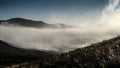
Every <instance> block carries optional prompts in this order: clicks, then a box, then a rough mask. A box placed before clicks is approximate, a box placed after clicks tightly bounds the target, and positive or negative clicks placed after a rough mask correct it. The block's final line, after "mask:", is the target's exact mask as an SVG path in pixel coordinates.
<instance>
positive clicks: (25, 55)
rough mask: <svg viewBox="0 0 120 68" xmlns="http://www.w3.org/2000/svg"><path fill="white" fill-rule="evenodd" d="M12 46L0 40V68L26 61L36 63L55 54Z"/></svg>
mask: <svg viewBox="0 0 120 68" xmlns="http://www.w3.org/2000/svg"><path fill="white" fill-rule="evenodd" d="M12 45H13V44H9V43H6V42H4V41H1V40H0V66H1V65H11V64H17V63H22V62H28V61H37V60H38V59H39V60H42V59H44V58H47V57H50V56H53V55H56V53H55V52H54V53H52V52H51V53H50V52H47V51H46V52H44V51H39V50H28V49H21V48H17V47H13V46H12Z"/></svg>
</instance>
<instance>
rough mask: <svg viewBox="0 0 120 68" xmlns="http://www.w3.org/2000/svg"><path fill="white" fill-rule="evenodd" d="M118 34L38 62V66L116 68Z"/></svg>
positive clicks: (119, 44)
mask: <svg viewBox="0 0 120 68" xmlns="http://www.w3.org/2000/svg"><path fill="white" fill-rule="evenodd" d="M119 66H120V36H118V37H115V38H113V39H110V40H104V41H103V42H99V43H96V44H92V45H90V46H88V47H85V48H80V49H76V50H74V51H70V52H69V53H64V54H62V55H60V56H54V57H52V58H48V59H46V60H44V61H43V62H40V68H109V67H112V68H118V67H119Z"/></svg>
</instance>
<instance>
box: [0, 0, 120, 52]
mask: <svg viewBox="0 0 120 68" xmlns="http://www.w3.org/2000/svg"><path fill="white" fill-rule="evenodd" d="M119 1H120V0H109V4H107V5H106V7H105V8H104V10H103V11H102V14H101V16H100V19H99V20H98V21H96V22H95V23H92V24H91V22H89V23H85V24H84V22H83V23H81V24H80V25H78V26H77V27H73V28H65V29H64V28H63V29H57V28H56V29H55V28H54V29H53V28H51V29H50V28H49V29H48V28H44V29H37V28H28V27H14V26H0V40H3V41H6V42H8V43H12V44H15V45H13V46H15V47H21V48H28V49H29V48H30V49H39V50H53V51H61V52H66V51H69V50H73V49H76V48H81V47H85V46H88V45H90V44H92V43H96V42H100V41H102V40H106V39H109V38H112V37H115V36H117V35H119V33H120V30H119V27H120V23H119V22H120V19H119V18H120V11H119V10H118V9H117V8H116V7H117V6H118V4H119Z"/></svg>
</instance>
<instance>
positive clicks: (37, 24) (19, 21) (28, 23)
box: [0, 18, 73, 28]
mask: <svg viewBox="0 0 120 68" xmlns="http://www.w3.org/2000/svg"><path fill="white" fill-rule="evenodd" d="M0 25H4V26H22V27H34V28H69V27H73V26H70V25H66V24H60V23H56V24H47V23H45V22H43V21H33V20H29V19H24V18H11V19H8V20H0Z"/></svg>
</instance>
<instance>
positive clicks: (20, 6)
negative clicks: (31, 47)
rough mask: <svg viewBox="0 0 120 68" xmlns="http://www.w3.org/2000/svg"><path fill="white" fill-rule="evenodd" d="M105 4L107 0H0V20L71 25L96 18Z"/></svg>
mask: <svg viewBox="0 0 120 68" xmlns="http://www.w3.org/2000/svg"><path fill="white" fill-rule="evenodd" d="M107 3H108V0H0V9H1V10H0V19H1V20H6V19H10V18H15V17H22V18H27V19H32V20H42V21H45V22H48V23H65V22H66V23H68V22H71V23H72V22H74V20H76V21H77V20H81V21H82V20H84V19H86V18H87V19H94V18H96V17H97V16H99V14H100V11H102V9H103V8H104V7H105V5H106V4H107ZM68 20H69V21H68Z"/></svg>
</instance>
